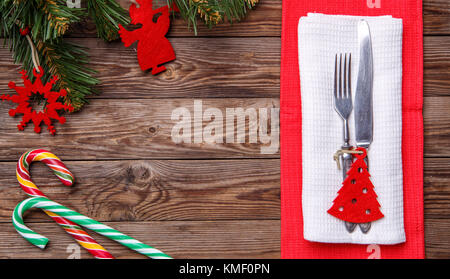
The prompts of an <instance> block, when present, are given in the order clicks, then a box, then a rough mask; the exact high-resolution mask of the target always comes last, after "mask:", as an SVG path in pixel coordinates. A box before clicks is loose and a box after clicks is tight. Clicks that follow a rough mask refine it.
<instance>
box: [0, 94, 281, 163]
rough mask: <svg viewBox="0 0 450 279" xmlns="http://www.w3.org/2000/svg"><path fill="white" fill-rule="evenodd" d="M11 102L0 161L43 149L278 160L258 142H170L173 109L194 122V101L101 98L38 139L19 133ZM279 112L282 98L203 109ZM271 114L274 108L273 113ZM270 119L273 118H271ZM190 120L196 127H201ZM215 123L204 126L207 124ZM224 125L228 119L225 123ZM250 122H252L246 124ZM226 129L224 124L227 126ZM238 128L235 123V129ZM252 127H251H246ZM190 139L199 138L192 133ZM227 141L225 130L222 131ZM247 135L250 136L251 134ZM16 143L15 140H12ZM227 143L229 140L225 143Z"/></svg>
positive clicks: (75, 155)
mask: <svg viewBox="0 0 450 279" xmlns="http://www.w3.org/2000/svg"><path fill="white" fill-rule="evenodd" d="M10 107H11V106H10V104H7V103H3V104H0V119H1V121H2V125H1V126H0V142H1V143H2V148H1V149H0V158H1V160H3V161H4V160H14V161H15V160H17V158H19V157H20V155H21V154H22V153H23V152H25V151H26V150H28V149H32V148H36V147H40V148H47V149H50V150H52V151H53V152H54V153H55V154H57V155H58V156H59V157H61V158H62V159H66V158H67V159H68V160H86V159H88V160H98V159H161V158H163V159H168V158H174V159H180V158H188V159H194V158H197V159H199V158H202V159H213V158H215V159H217V158H279V152H277V153H275V154H261V147H262V146H269V145H270V144H261V143H260V142H259V141H258V143H254V144H253V143H248V142H249V141H248V140H247V141H246V143H242V144H241V143H224V144H207V143H180V144H175V143H174V142H173V140H172V136H171V133H172V128H173V127H174V125H175V124H176V123H177V122H179V121H172V120H171V115H172V111H173V110H174V109H176V108H179V107H185V108H187V109H188V110H189V111H190V113H191V118H192V120H194V100H193V99H155V100H150V99H145V100H144V99H143V100H136V99H129V100H126V101H124V100H111V99H101V100H95V101H93V102H92V103H91V104H90V105H89V106H87V107H85V108H84V109H83V111H82V112H81V113H75V114H72V115H70V117H69V120H68V121H67V122H66V123H65V124H64V125H59V123H58V124H57V125H55V126H56V130H57V136H51V135H50V133H48V132H47V131H46V130H44V129H43V131H42V133H41V134H40V135H36V134H35V133H34V131H33V126H31V127H27V128H26V129H25V131H24V132H19V131H18V130H17V124H18V122H20V118H12V117H10V116H9V115H8V110H9V108H10ZM238 107H242V108H244V109H246V108H255V109H257V110H258V108H273V107H275V108H278V107H279V100H278V99H264V98H258V99H250V98H244V99H238V98H231V99H204V100H203V108H204V110H206V109H207V108H218V109H220V111H221V112H222V113H223V115H224V117H223V119H224V120H225V115H226V108H238ZM269 111H270V109H269ZM269 119H270V115H269ZM197 120H199V121H192V123H199V124H200V121H201V118H197ZM210 122H211V121H205V122H204V123H203V125H204V126H206V125H207V124H208V123H210ZM224 122H225V121H224ZM247 123H248V122H247ZM224 125H225V123H224ZM235 126H237V125H235ZM246 126H247V127H246V129H248V124H247V125H246ZM191 131H192V137H194V136H195V135H196V134H200V133H196V131H195V130H194V129H191ZM223 132H224V137H225V136H226V135H225V133H226V128H225V127H224V128H223ZM247 134H248V133H247ZM11 139H14V140H11ZM224 142H225V140H224Z"/></svg>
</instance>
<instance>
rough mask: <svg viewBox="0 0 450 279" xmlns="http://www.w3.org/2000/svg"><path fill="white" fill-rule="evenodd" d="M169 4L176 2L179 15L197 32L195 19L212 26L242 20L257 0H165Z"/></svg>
mask: <svg viewBox="0 0 450 279" xmlns="http://www.w3.org/2000/svg"><path fill="white" fill-rule="evenodd" d="M167 1H168V4H169V5H173V4H176V5H177V7H178V9H179V10H180V14H181V17H182V18H184V19H185V20H186V21H187V22H188V27H191V26H192V28H193V29H194V33H195V34H197V19H201V20H202V21H203V22H204V23H205V25H206V26H208V27H209V28H212V27H213V26H215V25H217V24H219V23H221V22H224V21H225V20H227V21H229V22H231V23H232V22H233V21H239V20H242V19H243V18H244V17H245V15H246V14H247V12H248V10H250V9H252V8H253V7H254V6H255V5H256V4H257V3H258V2H259V0H167Z"/></svg>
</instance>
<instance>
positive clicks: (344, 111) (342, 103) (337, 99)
mask: <svg viewBox="0 0 450 279" xmlns="http://www.w3.org/2000/svg"><path fill="white" fill-rule="evenodd" d="M351 64H352V54H351V53H349V54H348V59H347V53H345V54H344V65H342V53H341V54H339V64H338V54H336V57H335V61H334V109H335V110H336V112H337V113H338V114H339V116H340V117H341V118H342V121H343V138H344V144H343V145H342V147H341V148H342V149H351V148H352V146H351V145H350V133H349V128H348V118H349V117H350V113H351V112H352V110H353V103H352V81H351V80H352V78H351V72H352V68H351ZM352 163H353V158H352V155H351V154H347V153H344V154H342V156H341V165H342V166H343V167H342V179H343V180H345V178H346V177H347V171H348V170H349V169H350V167H351V165H352ZM345 228H346V229H347V231H348V232H353V231H354V230H355V228H356V224H355V223H350V222H345Z"/></svg>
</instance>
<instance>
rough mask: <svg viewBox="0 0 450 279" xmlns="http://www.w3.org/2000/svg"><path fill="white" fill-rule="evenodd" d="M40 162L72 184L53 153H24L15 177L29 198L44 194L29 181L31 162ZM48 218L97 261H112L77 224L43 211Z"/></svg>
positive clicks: (67, 184) (43, 151)
mask: <svg viewBox="0 0 450 279" xmlns="http://www.w3.org/2000/svg"><path fill="white" fill-rule="evenodd" d="M36 161H41V162H43V163H45V164H46V165H47V166H49V167H50V169H51V170H52V171H53V172H54V173H55V175H56V176H57V177H58V178H59V180H61V182H62V183H63V184H64V185H66V186H71V185H72V184H73V180H74V176H73V174H72V173H71V172H70V171H69V170H68V169H67V167H66V166H65V165H64V164H63V162H61V160H60V159H59V158H58V157H56V156H55V155H54V154H53V153H51V152H49V151H47V150H44V149H36V150H32V151H29V152H27V153H24V154H23V155H22V156H21V157H20V159H19V162H18V163H17V169H16V175H17V180H18V181H19V184H20V186H21V187H22V189H23V190H24V191H25V193H27V194H28V195H29V196H31V197H44V198H46V196H45V195H44V193H42V192H41V190H39V189H38V187H37V186H36V185H35V184H34V183H33V181H31V177H30V164H31V163H32V162H36ZM44 212H45V213H47V215H48V216H50V217H52V219H53V220H54V221H55V222H56V223H58V224H59V225H60V226H61V227H62V228H63V229H64V230H65V231H66V232H67V233H69V234H70V235H71V236H72V237H73V238H74V239H75V240H76V241H77V242H78V243H79V244H80V245H81V246H82V247H84V248H86V250H87V251H88V252H89V253H91V254H92V255H93V256H94V257H95V258H98V259H114V257H113V256H112V255H111V254H110V253H109V252H108V251H106V249H105V248H103V247H102V246H101V245H100V244H98V243H97V242H96V241H95V240H94V239H93V238H92V237H91V236H90V235H89V234H87V233H86V232H85V231H84V230H83V229H82V228H81V227H79V226H78V225H77V224H75V223H73V222H71V221H69V220H67V219H65V218H62V217H60V216H58V214H54V213H52V212H50V211H45V210H44Z"/></svg>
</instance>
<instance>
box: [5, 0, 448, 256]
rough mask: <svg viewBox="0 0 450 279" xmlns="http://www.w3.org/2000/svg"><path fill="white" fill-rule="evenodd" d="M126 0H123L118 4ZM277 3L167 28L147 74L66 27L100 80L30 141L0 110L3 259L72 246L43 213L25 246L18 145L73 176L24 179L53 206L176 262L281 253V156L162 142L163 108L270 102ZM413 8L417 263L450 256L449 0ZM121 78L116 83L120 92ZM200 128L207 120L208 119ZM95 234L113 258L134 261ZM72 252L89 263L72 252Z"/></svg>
mask: <svg viewBox="0 0 450 279" xmlns="http://www.w3.org/2000/svg"><path fill="white" fill-rule="evenodd" d="M119 1H121V4H123V5H127V3H128V0H119ZM281 9H282V4H281V0H262V1H261V3H260V4H258V6H257V8H256V9H255V10H254V11H252V12H250V13H249V15H248V17H247V18H246V19H245V20H244V21H243V22H241V23H235V24H233V25H229V24H223V25H219V26H217V27H216V28H214V29H211V30H208V29H207V28H205V27H204V26H202V25H201V24H200V25H199V26H200V29H199V36H198V37H194V35H193V33H192V31H190V30H188V29H187V26H186V24H185V22H184V21H183V20H181V19H180V18H175V20H173V22H172V27H171V30H170V32H169V34H168V36H169V40H170V41H171V42H172V44H173V45H174V48H175V51H176V54H177V60H175V61H174V62H172V63H168V64H167V66H168V70H167V71H166V72H165V73H163V74H161V75H158V76H151V75H150V74H148V73H143V72H141V71H140V69H139V67H138V64H137V58H136V53H135V51H134V50H133V48H128V49H127V48H125V47H124V46H123V45H122V44H121V43H120V42H113V43H110V44H107V43H104V42H102V41H101V40H100V39H97V38H95V37H96V34H95V28H94V26H93V24H92V22H89V21H87V22H84V23H82V24H79V25H76V26H73V28H72V29H71V32H70V34H69V37H72V38H73V39H70V40H71V41H72V42H74V43H79V44H81V45H85V46H87V47H89V53H90V55H91V58H92V62H91V66H92V67H93V68H94V69H96V70H98V71H99V73H98V75H97V77H98V78H99V79H100V80H101V82H102V84H101V85H100V86H99V89H100V91H101V92H102V93H101V95H99V96H93V97H92V98H91V104H90V105H88V106H87V107H86V109H84V110H83V111H82V112H81V113H76V114H73V115H71V116H70V117H69V118H68V122H67V123H66V124H65V125H63V126H60V125H57V130H58V133H59V135H58V136H56V137H52V136H50V135H49V134H47V133H46V132H45V131H43V133H42V134H41V135H36V134H34V132H32V127H28V128H27V129H26V131H25V132H18V131H17V128H16V125H17V124H18V122H19V119H18V118H16V119H13V118H10V117H9V116H8V115H7V112H8V110H9V109H10V108H11V105H10V104H0V122H1V123H2V124H1V125H0V143H1V144H2V148H1V149H0V161H2V162H0V197H3V198H2V199H1V202H0V239H2V241H0V258H25V257H26V258H30V257H32V258H67V256H69V253H67V252H66V249H67V246H68V245H69V244H74V242H73V240H72V239H70V237H69V236H68V235H67V234H65V233H64V232H63V231H61V229H60V228H58V227H57V225H55V224H53V223H52V221H51V220H48V218H46V217H45V216H44V215H43V214H42V213H40V212H38V211H34V212H32V213H30V214H28V216H27V224H30V225H31V227H32V228H34V229H36V231H38V232H40V233H44V234H45V235H46V236H48V237H49V238H50V239H51V242H50V246H49V247H48V249H46V250H44V251H41V250H39V249H38V248H36V247H33V246H31V245H30V244H29V243H27V242H26V241H25V240H24V239H23V238H21V237H20V236H19V235H18V234H17V233H16V232H15V231H14V229H13V227H12V225H11V223H10V220H9V216H10V214H11V211H12V209H13V207H14V206H15V204H16V203H17V202H19V201H20V200H22V199H23V198H25V197H26V195H25V194H24V193H23V192H22V191H21V190H20V189H19V186H18V185H17V182H16V181H15V175H14V166H15V162H16V160H17V158H18V157H19V156H20V155H21V154H22V153H23V152H24V151H26V150H28V149H30V148H35V147H37V146H39V147H43V148H48V149H50V150H52V151H54V152H55V153H56V154H57V155H58V156H60V157H61V158H62V159H63V160H64V161H66V162H67V165H68V167H69V168H70V169H71V170H72V171H73V172H74V173H75V175H76V180H77V184H76V185H75V186H74V187H72V188H68V187H64V186H62V185H61V184H60V183H59V181H58V180H57V179H56V178H55V177H54V176H53V174H51V173H50V171H49V170H48V169H47V168H46V167H45V166H43V165H42V164H33V170H32V177H33V179H35V181H36V183H37V184H38V185H44V186H43V187H42V190H43V191H44V192H45V193H46V194H47V195H48V196H49V197H51V198H52V199H54V200H55V201H58V202H61V203H62V204H64V205H67V206H70V207H72V208H74V209H76V210H78V211H79V212H81V213H84V214H86V215H88V216H90V217H94V218H96V219H99V220H102V221H107V222H108V224H110V225H112V226H113V227H115V228H117V229H119V230H121V231H123V232H125V233H128V234H130V235H131V236H133V237H136V238H137V239H139V240H142V241H144V242H146V243H148V244H150V245H154V246H155V247H157V248H160V249H162V250H163V251H165V252H167V253H168V254H170V255H171V256H174V257H176V258H278V257H279V256H280V221H279V220H278V219H279V214H280V213H279V203H280V189H279V177H280V173H279V153H277V154H272V155H262V154H260V148H261V144H215V145H209V144H180V145H176V144H174V143H173V142H172V141H171V138H170V130H171V128H172V127H173V125H174V123H175V122H174V121H171V120H170V115H171V112H172V110H173V109H174V108H176V107H181V106H183V107H187V108H189V110H190V111H191V112H192V111H193V110H192V106H193V101H194V99H202V100H203V102H204V108H208V107H217V108H219V109H220V110H222V111H223V112H224V109H225V108H226V107H245V108H247V107H254V108H260V107H278V106H279V99H278V98H279V85H280V81H279V78H280V77H279V74H280V35H281ZM423 11H424V34H425V37H424V96H425V98H424V133H425V149H424V153H425V159H424V207H425V246H426V257H427V258H449V257H450V234H449V232H450V206H449V202H448V201H449V197H450V188H449V187H450V186H449V177H450V173H449V172H450V171H449V170H450V141H449V138H450V113H449V112H450V109H449V108H450V75H449V73H450V63H449V61H450V60H449V58H450V2H449V1H448V0H423ZM0 68H1V69H2V71H0V88H2V91H1V92H0V93H2V94H3V93H11V91H8V90H5V88H7V84H8V82H9V81H10V80H13V81H20V75H19V74H18V71H19V69H20V67H19V66H17V65H13V64H12V59H11V54H10V53H9V51H8V50H7V49H4V48H0ZM119 85H120V86H119ZM205 124H206V123H205ZM97 239H98V241H99V242H100V243H102V244H104V246H105V247H106V248H107V249H108V250H110V251H111V252H112V253H113V254H114V255H115V256H117V257H119V258H139V257H141V256H140V255H138V254H136V253H134V252H132V251H130V250H128V249H126V248H124V247H122V246H120V245H118V244H116V243H114V242H112V241H110V240H108V239H105V238H104V237H101V236H99V237H97ZM81 256H82V258H91V257H90V256H89V255H88V254H87V253H86V252H85V251H84V250H81Z"/></svg>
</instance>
